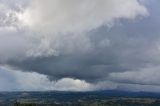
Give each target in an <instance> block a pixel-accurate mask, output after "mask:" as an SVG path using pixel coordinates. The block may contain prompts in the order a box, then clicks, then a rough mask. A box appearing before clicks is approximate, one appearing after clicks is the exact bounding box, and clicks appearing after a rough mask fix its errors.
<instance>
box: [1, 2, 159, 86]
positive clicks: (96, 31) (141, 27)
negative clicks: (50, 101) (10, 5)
mask: <svg viewBox="0 0 160 106" xmlns="http://www.w3.org/2000/svg"><path fill="white" fill-rule="evenodd" d="M47 1H48V3H53V2H55V3H58V6H59V5H61V2H58V1H57V0H55V1H51V0H47ZM102 1H103V0H102ZM121 1H123V2H124V3H126V0H121ZM83 2H84V4H85V1H83ZM97 2H98V1H97V0H95V1H94V3H97ZM106 2H107V3H108V4H106V5H109V4H110V2H111V4H112V5H114V9H116V10H117V11H118V12H117V13H119V14H118V16H117V13H116V12H115V14H109V19H108V14H107V12H108V11H109V13H111V11H112V8H111V7H110V8H111V9H109V10H106V11H104V10H105V9H106V8H104V9H101V8H100V7H99V5H98V7H99V8H100V9H99V11H102V13H106V14H105V16H104V17H106V18H104V19H103V20H102V19H101V18H99V17H97V18H96V19H95V20H90V19H91V18H93V17H86V16H85V17H86V18H87V19H84V20H83V19H82V20H81V19H79V18H78V22H77V20H76V22H73V21H72V20H73V19H74V17H76V16H75V12H76V11H73V14H72V13H70V14H69V16H68V15H67V14H68V13H69V12H66V14H60V13H61V12H62V13H64V12H65V11H63V9H62V10H61V8H60V7H57V8H58V9H60V10H59V11H60V13H59V11H58V10H57V11H56V12H55V13H57V14H58V15H57V17H61V15H62V16H63V15H64V17H68V18H66V20H64V21H67V22H66V23H63V21H62V22H60V21H61V20H60V21H59V20H57V21H58V23H56V22H57V21H56V20H53V19H51V20H48V21H50V23H51V24H48V23H47V22H46V21H45V22H44V24H43V21H44V20H46V18H47V17H49V16H50V13H54V11H52V10H51V11H48V10H46V8H45V7H43V6H42V7H41V8H40V7H37V6H35V5H41V4H42V2H38V1H37V0H35V2H34V3H33V4H32V6H31V7H27V6H26V11H25V9H24V10H23V9H22V11H20V12H18V11H17V12H18V17H17V19H20V20H19V21H18V23H17V26H16V28H15V30H10V29H8V28H7V29H5V30H0V33H1V34H0V37H1V38H2V39H0V63H1V65H7V66H9V67H10V68H11V70H12V69H18V70H21V71H26V72H38V73H41V74H45V75H48V76H49V77H51V78H52V79H56V80H59V79H63V78H68V77H69V78H75V79H77V78H78V79H80V80H85V81H87V82H90V83H94V84H95V85H96V83H98V84H97V85H96V86H100V87H102V88H103V86H101V85H103V84H105V85H107V83H109V84H111V85H112V84H113V88H114V89H116V88H117V89H118V87H119V88H123V89H125V88H127V86H128V85H127V84H138V85H137V86H139V87H138V88H137V89H140V88H141V87H140V86H141V85H144V84H146V85H147V84H148V85H158V84H159V83H158V82H157V81H158V79H157V78H158V77H159V76H157V77H156V78H155V79H153V80H150V81H149V82H148V80H146V79H147V78H148V77H150V76H149V73H150V72H152V69H148V68H147V67H149V66H152V67H157V65H159V63H160V58H159V54H160V46H159V44H160V37H159V33H160V32H159V29H158V28H159V27H160V24H159V23H158V21H159V17H160V15H159V14H158V10H159V9H158V8H159V5H158V3H157V2H158V1H155V2H153V3H152V4H151V5H148V6H147V8H148V12H149V14H150V16H148V17H136V16H139V15H145V16H146V15H147V14H148V13H147V10H146V8H145V7H144V6H143V5H142V4H140V3H139V2H138V1H137V0H129V1H127V2H128V3H131V4H132V3H133V5H134V6H133V10H134V11H133V12H131V14H130V10H129V12H127V13H128V14H126V13H125V14H123V11H121V10H120V9H119V8H120V7H121V4H119V2H117V1H115V0H114V1H113V0H108V1H106ZM48 3H47V2H46V4H48ZM74 3H75V4H76V2H74ZM114 3H115V4H114ZM62 4H63V3H62ZM69 4H70V2H69ZM69 4H68V5H69ZM82 4H83V3H82ZM28 5H29V4H28ZM63 5H65V4H63ZM68 5H67V6H68ZM70 5H72V3H71V4H70ZM86 5H87V4H86ZM126 5H127V4H126ZM34 6H35V9H33V8H34ZM122 6H123V5H122ZM84 7H85V6H84ZM127 7H128V5H127V6H126V7H125V9H126V8H127ZM44 8H45V9H44ZM49 8H50V9H51V7H50V6H49ZM65 8H66V9H69V10H70V8H69V7H65ZM80 8H81V7H80ZM90 8H91V7H90ZM95 8H96V7H95ZM41 9H42V10H43V12H45V11H47V13H41V12H40V13H39V10H41ZM114 9H113V10H114ZM127 9H128V8H127ZM127 9H126V10H127ZM53 10H54V9H53ZM77 10H79V9H77ZM30 11H31V13H30ZM66 11H68V10H66ZM79 11H80V12H81V9H80V10H79ZM88 11H89V10H87V13H86V14H88ZM136 11H138V12H137V13H136ZM23 12H24V13H23ZM28 12H29V13H28ZM82 12H83V11H82ZM33 13H37V14H38V16H39V15H42V16H43V15H45V14H46V17H42V18H40V19H39V17H35V19H37V21H38V23H37V21H36V20H30V19H29V18H28V19H25V18H24V17H23V16H25V15H26V14H29V15H33ZM91 13H92V12H91ZM0 14H1V12H0ZM76 14H77V15H79V14H80V13H76ZM95 14H97V12H96V13H94V14H93V15H95ZM82 15H84V14H82ZM99 15H100V16H103V14H99ZM73 16H74V17H73ZM91 16H92V15H91ZM53 17H54V14H51V18H53ZM47 19H48V18H47ZM49 19H50V18H49ZM119 19H120V20H119ZM126 19H133V20H126ZM9 20H10V19H9ZM68 20H69V21H68ZM96 20H97V21H100V22H101V21H103V22H102V23H101V24H97V23H96V22H95V21H96ZM108 20H111V21H108ZM90 21H91V22H90ZM32 22H33V23H32ZM34 22H36V23H34ZM39 22H42V23H39ZM81 22H82V23H81ZM94 22H95V23H94ZM112 22H114V25H113V26H112V27H108V24H110V23H112ZM52 23H53V24H52ZM54 23H56V24H54ZM31 24H33V26H32V25H31ZM112 24H113V23H112ZM9 25H10V24H9ZM30 25H31V26H30ZM43 25H44V26H43ZM72 25H73V26H72ZM3 26H4V25H3ZM10 26H11V25H10ZM38 26H40V27H38ZM68 26H69V29H63V27H68ZM74 26H77V27H74ZM43 27H45V28H44V29H43ZM37 28H38V29H37ZM52 28H55V29H54V30H52ZM56 28H57V29H56ZM74 28H75V29H74ZM42 29H43V30H42ZM71 29H72V31H70V30H71ZM86 30H87V31H86ZM61 31H62V33H59V32H61ZM141 69H144V70H143V71H141ZM150 70H151V71H150ZM125 73H127V74H125ZM143 73H144V77H142V79H144V80H142V79H141V78H140V77H135V76H136V75H137V74H143ZM147 73H148V74H147ZM153 73H159V71H158V69H157V70H156V71H153ZM146 74H147V75H146ZM128 75H130V77H129V79H128V77H127V76H128ZM135 79H136V80H135ZM119 80H120V81H119ZM103 81H104V82H103ZM146 81H147V82H146ZM100 83H101V84H100ZM117 83H118V85H117ZM119 83H120V84H119ZM122 83H126V85H123V84H122ZM61 84H62V83H61ZM58 86H59V85H58ZM133 86H134V85H133ZM107 87H108V86H104V88H107ZM142 88H144V86H143V87H142Z"/></svg>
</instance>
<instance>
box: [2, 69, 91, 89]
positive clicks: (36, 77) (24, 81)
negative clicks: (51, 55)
mask: <svg viewBox="0 0 160 106" xmlns="http://www.w3.org/2000/svg"><path fill="white" fill-rule="evenodd" d="M13 90H15V91H17V90H18V91H46V90H57V91H89V90H93V85H92V84H90V83H87V82H86V81H84V80H79V79H72V78H62V79H60V80H58V81H51V80H49V79H48V77H47V76H46V75H42V74H38V73H35V72H21V71H16V70H12V71H9V70H8V69H7V68H4V67H1V68H0V91H13Z"/></svg>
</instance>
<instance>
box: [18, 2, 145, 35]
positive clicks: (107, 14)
mask: <svg viewBox="0 0 160 106" xmlns="http://www.w3.org/2000/svg"><path fill="white" fill-rule="evenodd" d="M147 14H148V12H147V10H146V8H145V7H144V6H143V5H141V4H140V3H139V2H138V1H137V0H127V1H126V0H93V1H92V2H90V0H81V1H79V0H67V1H66V0H45V1H43V0H33V2H32V3H31V5H30V6H29V7H28V8H27V9H25V10H24V12H23V13H22V14H19V19H20V20H21V22H22V23H23V24H24V25H27V26H28V27H29V28H31V29H34V30H38V31H42V32H43V31H44V32H47V33H49V32H52V33H54V34H55V33H68V32H75V33H77V32H85V31H90V30H93V29H96V28H98V27H101V26H103V25H104V26H106V25H109V24H111V23H112V22H114V20H115V19H121V18H126V19H134V18H135V17H136V16H137V15H147ZM33 17H34V18H33ZM52 36H53V35H52Z"/></svg>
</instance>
